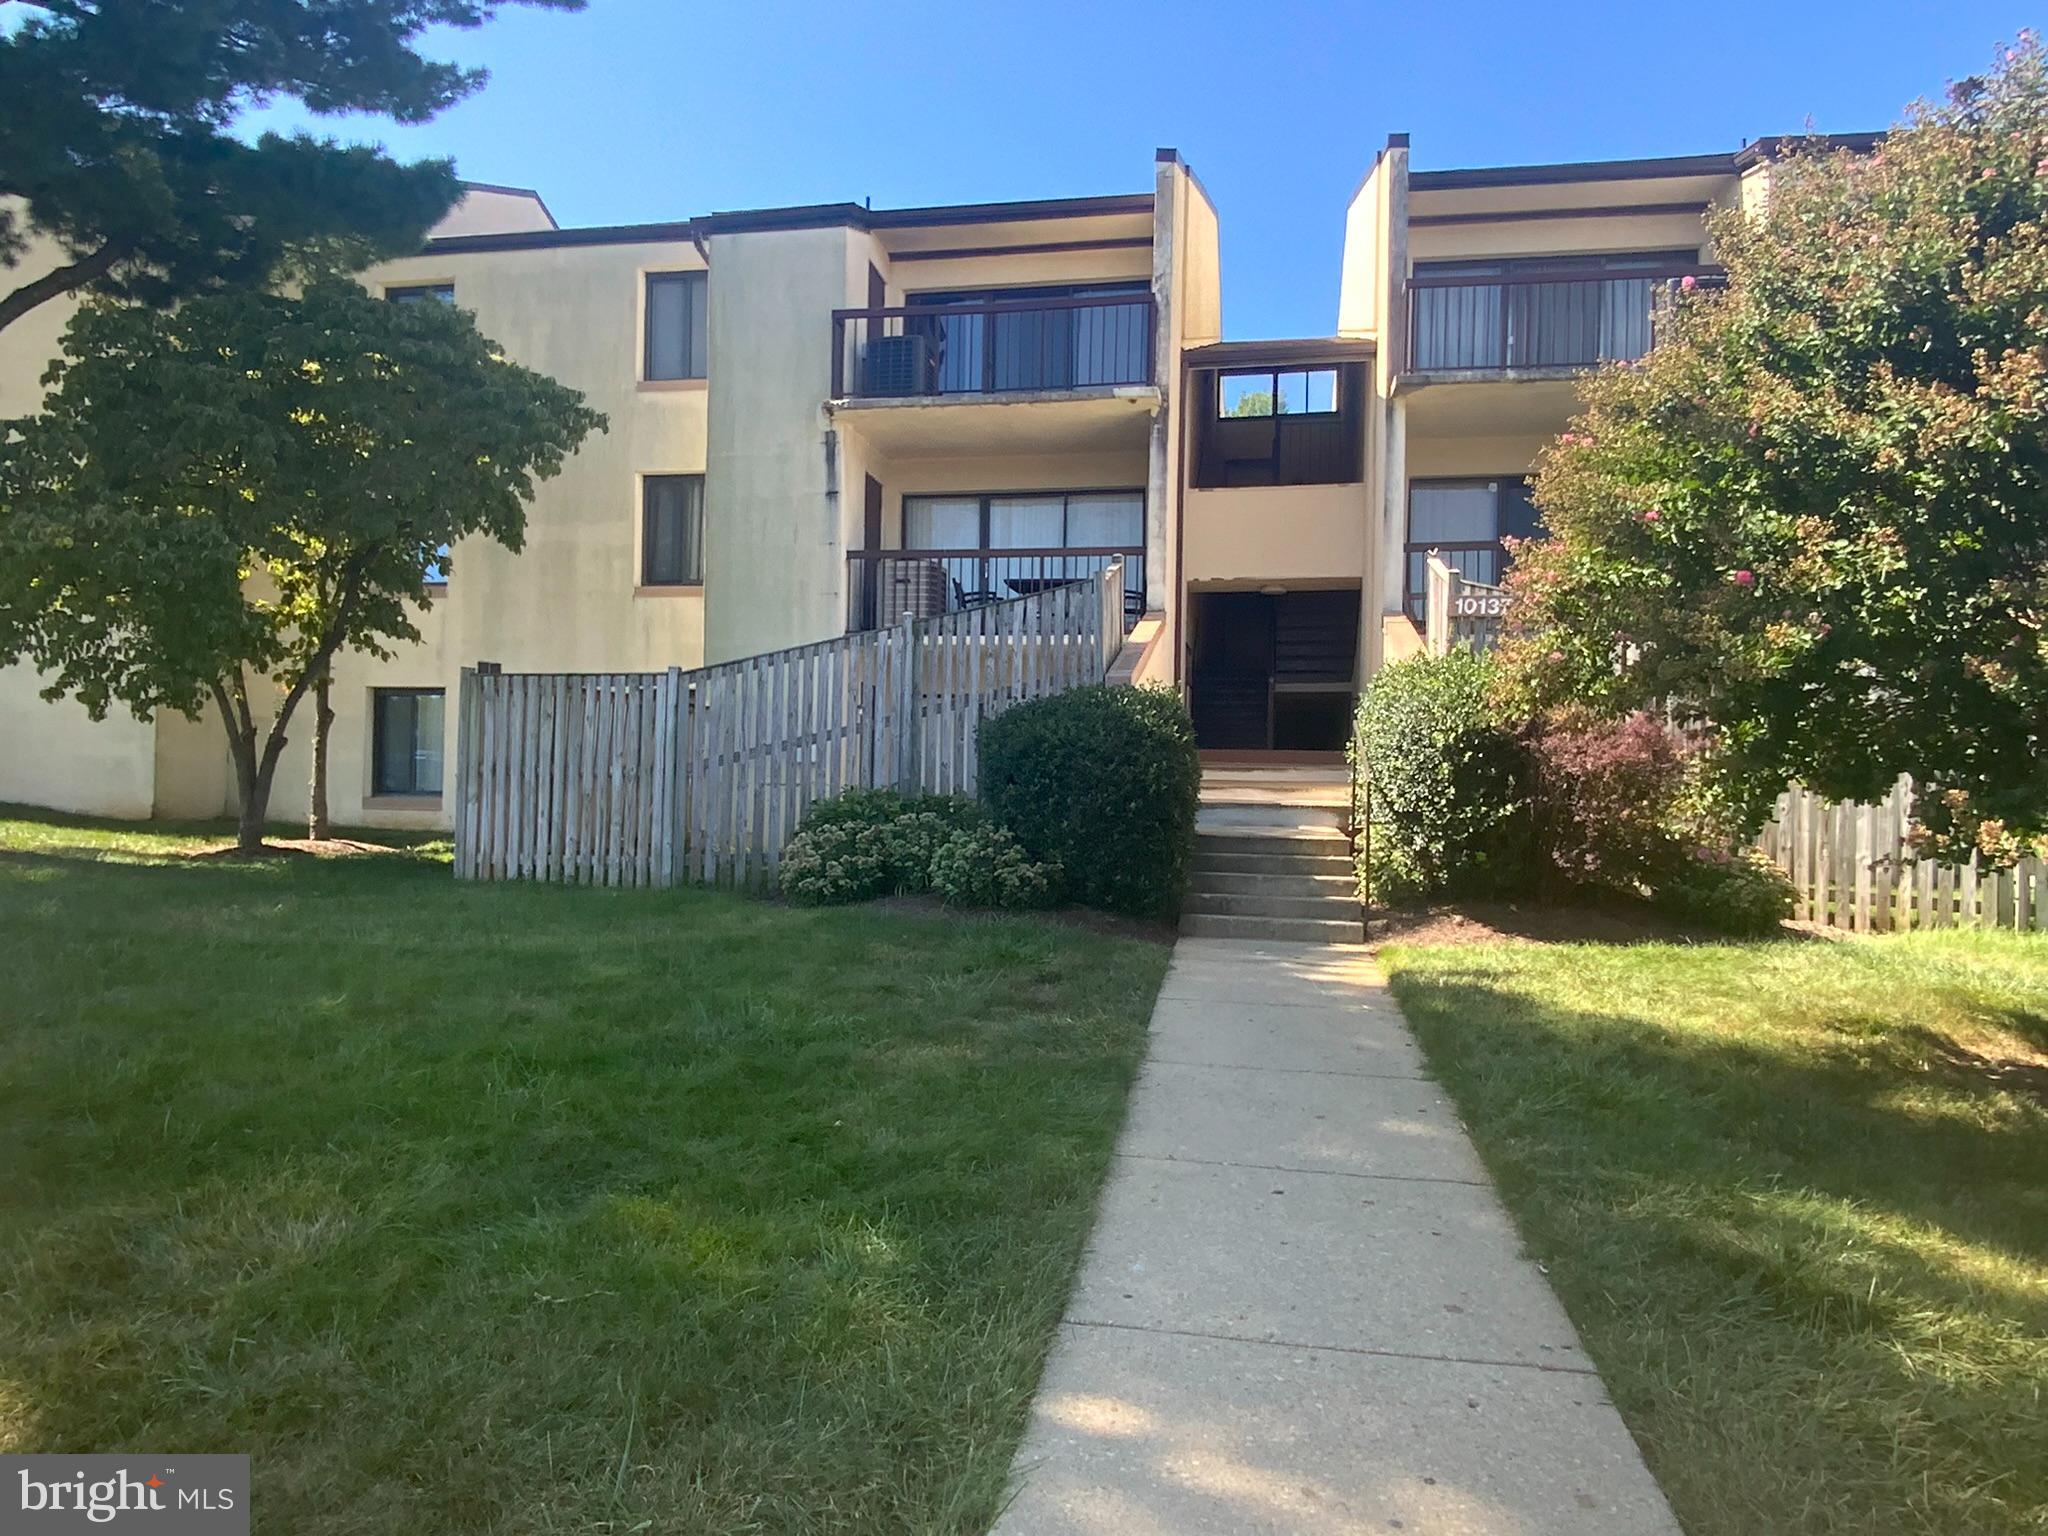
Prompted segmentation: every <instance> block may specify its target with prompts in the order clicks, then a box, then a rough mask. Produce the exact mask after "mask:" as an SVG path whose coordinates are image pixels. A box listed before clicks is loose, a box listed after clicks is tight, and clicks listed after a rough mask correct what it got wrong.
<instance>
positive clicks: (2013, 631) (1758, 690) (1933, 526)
mask: <svg viewBox="0 0 2048 1536" xmlns="http://www.w3.org/2000/svg"><path fill="white" fill-rule="evenodd" d="M1710 228H1711V234H1712V238H1713V244H1714V250H1715V252H1716V254H1717V256H1718V259H1719V261H1720V263H1721V265H1722V266H1723V267H1725V269H1726V273H1727V281H1726V287H1725V288H1722V289H1714V290H1711V291H1710V289H1709V288H1708V287H1707V286H1700V287H1699V288H1698V289H1697V290H1696V291H1687V292H1683V293H1680V294H1678V295H1677V296H1676V303H1675V312H1674V313H1673V314H1672V315H1670V316H1669V320H1670V324H1669V325H1668V326H1663V327H1660V335H1659V341H1658V345H1657V346H1656V347H1655V348H1654V349H1653V350H1652V351H1651V352H1650V354H1649V355H1648V357H1647V358H1646V359H1644V360H1643V361H1642V362H1641V363H1639V364H1636V365H1633V366H1618V367H1610V368H1607V369H1605V370H1603V371H1602V372H1601V373H1599V374H1598V375H1596V376H1595V377H1593V378H1592V379H1591V380H1590V381H1589V383H1588V385H1587V388H1586V393H1585V399H1584V409H1583V413H1582V414H1581V415H1580V416H1579V417H1578V418H1577V419H1576V421H1575V422H1574V423H1573V426H1572V430H1571V431H1570V432H1568V433H1566V434H1565V436H1564V437H1563V438H1562V439H1561V440H1560V441H1559V442H1558V443H1557V444H1556V445H1555V446H1554V447H1553V448H1551V449H1550V450H1549V451H1548V452H1547V453H1546V454H1545V456H1544V459H1543V461H1542V464H1541V467H1540V473H1539V476H1538V480H1537V486H1536V499H1537V502H1538V504H1539V506H1540V508H1541V509H1542V513H1543V518H1544V522H1545V524H1546V526H1547V528H1548V530H1549V533H1550V535H1551V536H1550V537H1549V538H1548V539H1546V540H1543V541H1541V542H1538V543H1535V544H1531V545H1526V546H1523V547H1522V548H1521V549H1520V550H1519V551H1518V553H1517V565H1516V570H1515V572H1514V573H1513V575H1512V576H1511V577H1510V583H1511V585H1512V586H1513V588H1514V589H1515V592H1516V594H1517V599H1518V601H1517V603H1516V606H1515V608H1514V610H1513V617H1512V619H1511V626H1510V627H1511V633H1510V635H1509V638H1508V641H1507V655H1508V658H1509V660H1510V661H1511V662H1512V663H1513V665H1514V669H1515V671H1516V673H1517V675H1518V676H1519V678H1520V680H1521V686H1522V688H1523V690H1524V691H1525V692H1526V693H1527V694H1528V695H1530V696H1532V699H1531V701H1532V702H1536V703H1544V702H1555V701H1558V700H1564V699H1582V700H1588V701H1592V702H1595V703H1597V704H1600V705H1604V706H1606V707H1608V708H1610V709H1614V710H1616V711H1625V710H1628V709H1631V708H1635V707H1639V706H1641V705H1644V704H1647V703H1651V702H1653V701H1661V702H1664V703H1666V704H1668V705H1670V706H1672V707H1675V708H1677V709H1680V710H1682V711H1686V712H1689V713H1691V714H1692V715H1693V716H1694V717H1696V719H1697V720H1698V721H1699V722H1701V723H1702V724H1703V725H1705V726H1706V727H1709V728H1710V729H1709V731H1708V739H1709V742H1710V746H1709V749H1708V757H1707V761H1708V763H1709V765H1710V767H1711V769H1712V770H1713V773H1714V776H1715V782H1716V783H1717V784H1718V786H1719V788H1720V789H1721V791H1722V792H1723V793H1725V794H1726V796H1727V797H1728V799H1729V801H1730V803H1731V805H1733V806H1734V807H1736V808H1737V809H1738V810H1739V811H1740V812H1742V813H1743V815H1744V816H1745V818H1746V819H1747V820H1748V821H1749V822H1751V823H1752V824H1753V823H1755V822H1756V821H1758V820H1760V819H1761V818H1762V816H1763V814H1764V813H1765V810H1766V808H1767V807H1768V805H1769V802H1770V799H1771V797H1772V796H1774V795H1775V794H1776V793H1777V791H1778V790H1779V789H1780V788H1782V787H1783V786H1784V785H1785V783H1786V782H1787V781H1788V780H1795V779H1796V780H1798V781H1801V782H1803V783H1805V784H1806V785H1808V786H1809V787H1811V788H1812V789H1814V790H1817V791H1819V792H1820V793H1822V794H1824V795H1827V796H1830V797H1834V798H1838V799H1848V800H1869V799H1874V798H1877V797H1878V796H1880V795H1881V794H1882V793H1883V792H1884V791H1885V790H1887V789H1888V788H1889V787H1890V785H1891V784H1892V782H1893V781H1894V780H1895V779H1896V777H1897V776H1898V775H1899V774H1900V773H1902V772H1903V773H1911V774H1912V775H1913V776H1914V777H1915V779H1916V781H1918V782H1919V783H1920V785H1921V786H1922V788H1923V790H1925V791H1927V792H1926V793H1923V794H1922V795H1921V796H1920V807H1921V816H1922V818H1923V821H1924V823H1925V825H1924V838H1925V843H1926V846H1928V847H1929V848H1930V849H1931V850H1932V851H1935V852H1939V853H1942V854H1944V855H1947V856H1954V855H1957V854H1959V853H1963V852H1966V851H1967V850H1968V848H1969V847H1972V846H1976V847H1980V848H1981V849H1982V850H1983V851H1984V852H1985V853H1986V854H1988V855H1989V856H1991V857H1992V858H1994V859H1998V858H2009V857H2012V856H2014V855H2015V854H2016V853H2017V852H2018V851H2019V849H2020V847H2021V845H2022V844H2023V843H2024V842H2025V841H2026V840H2028V839H2031V838H2034V837H2038V836H2040V835H2041V834H2042V833H2043V832H2044V831H2048V72H2044V67H2043V58H2042V52H2041V48H2040V45H2039V44H2038V43H2037V42H2036V40H2035V39H2034V38H2032V37H2031V36H2026V35H2023V36H2022V38H2021V39H2020V41H2019V42H2018V43H2017V44H2016V45H2015V46H2014V47H2013V48H2011V49H2009V50H2004V51H2003V52H2002V53H2001V55H2000V58H1999V60H1998V63H1997V67H1996V68H1995V69H1993V70H1992V71H1991V72H1990V73H1988V74H1986V75H1984V76H1983V77H1981V78H1975V79H1970V80H1966V81H1963V82H1961V83H1960V84H1958V85H1956V86H1954V87H1952V88H1951V90H1950V92H1949V94H1948V96H1947V98H1946V99H1945V100H1944V101H1942V102H1940V103H1938V104H1932V105H1929V104H1922V105H1921V106H1919V107H1917V108H1915V109H1914V110H1913V111H1912V112H1911V114H1910V115H1909V117H1908V119H1907V121H1906V122H1905V123H1904V124H1903V125H1902V126H1901V127H1899V128H1897V129H1895V130H1893V131H1892V133H1891V134H1889V135H1888V136H1887V137H1886V138H1885V140H1884V141H1883V142H1882V143H1881V144H1880V145H1879V146H1878V147H1876V148H1875V149H1874V150H1872V151H1870V152H1868V153H1863V154H1857V153H1850V152H1848V151H1846V150H1837V149H1830V148H1828V147H1826V146H1825V145H1822V144H1818V143H1816V144H1813V145H1810V146H1807V147H1805V148H1803V149H1798V150H1795V151H1794V152H1792V153H1791V154H1790V155H1789V156H1788V157H1787V158H1785V159H1783V160H1782V161H1781V162H1780V163H1778V164H1776V165H1774V166H1773V167H1772V168H1771V171H1770V190H1769V199H1768V203H1767V205H1766V206H1765V208H1764V209H1763V210H1762V211H1761V212H1756V213H1745V212H1743V211H1740V210H1729V211H1726V212H1722V213H1719V214H1717V215H1715V216H1713V217H1712V218H1711V220H1710ZM1690 286H1691V285H1688V287H1690Z"/></svg>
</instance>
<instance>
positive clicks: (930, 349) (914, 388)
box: [832, 293, 1153, 400]
mask: <svg viewBox="0 0 2048 1536" xmlns="http://www.w3.org/2000/svg"><path fill="white" fill-rule="evenodd" d="M1152 329H1153V304H1152V295H1151V294H1149V293H1127V294H1112V295H1098V296H1093V297H1090V296H1069V295H1063V296H1061V297H1058V298H1050V299H1005V300H1000V301H996V302H992V303H986V304H933V305H911V306H907V307H897V308H892V309H835V310H834V311H833V312H832V398H833V399H835V400H844V399H849V398H858V399H878V398H888V397H894V396H912V395H967V394H1000V393H1005V392H1014V391H1020V390H1027V391H1028V390H1061V389H1080V388H1085V387H1088V386H1091V385H1102V384H1150V383H1152V382H1153V377H1152Z"/></svg>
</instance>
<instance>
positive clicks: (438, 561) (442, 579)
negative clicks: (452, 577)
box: [426, 544, 448, 587]
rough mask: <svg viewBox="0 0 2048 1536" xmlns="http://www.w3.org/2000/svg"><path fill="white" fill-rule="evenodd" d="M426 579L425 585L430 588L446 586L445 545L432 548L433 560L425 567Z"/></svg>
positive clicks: (446, 556)
mask: <svg viewBox="0 0 2048 1536" xmlns="http://www.w3.org/2000/svg"><path fill="white" fill-rule="evenodd" d="M426 579H427V585H428V586H430V587H445V586H447V585H448V546H447V545H446V544H437V545H435V546H434V558H433V560H432V562H431V563H429V564H428V566H427V578H426Z"/></svg>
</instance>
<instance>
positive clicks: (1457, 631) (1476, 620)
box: [1422, 550, 1508, 656]
mask: <svg viewBox="0 0 2048 1536" xmlns="http://www.w3.org/2000/svg"><path fill="white" fill-rule="evenodd" d="M1426 564H1427V571H1428V576H1427V580H1428V586H1427V588H1426V591H1425V594H1424V598H1423V621H1422V633H1423V640H1424V645H1425V648H1426V649H1427V650H1428V652H1429V654H1430V655H1432V656H1442V655H1444V654H1445V653H1446V652H1448V651H1449V650H1450V649H1451V648H1452V647H1453V646H1456V645H1470V646H1471V647H1472V648H1473V649H1475V650H1484V649H1485V648H1486V647H1487V646H1489V645H1491V644H1493V641H1494V639H1495V637H1496V636H1497V635H1498V634H1499V633H1500V621H1501V619H1502V618H1503V617H1504V616H1505V615H1506V613H1507V609H1508V599H1507V593H1506V592H1505V591H1503V590H1502V589H1501V588H1500V587H1498V586H1494V585H1493V584H1491V583H1489V582H1480V581H1471V580H1468V579H1467V578H1466V577H1465V576H1464V574H1463V573H1462V572H1460V571H1459V570H1458V569H1457V568H1456V567H1455V566H1453V565H1451V564H1450V563H1449V562H1448V561H1446V560H1445V559H1444V557H1443V556H1442V555H1441V554H1440V553H1439V552H1438V551H1436V550H1431V551H1430V552H1429V554H1428V555H1427V557H1426Z"/></svg>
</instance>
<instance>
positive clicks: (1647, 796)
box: [1528, 709, 1686, 892]
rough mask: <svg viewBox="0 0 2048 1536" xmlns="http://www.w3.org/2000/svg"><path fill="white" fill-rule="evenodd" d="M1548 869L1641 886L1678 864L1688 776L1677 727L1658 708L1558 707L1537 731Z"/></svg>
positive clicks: (1538, 820)
mask: <svg viewBox="0 0 2048 1536" xmlns="http://www.w3.org/2000/svg"><path fill="white" fill-rule="evenodd" d="M1528 743H1529V748H1530V755H1531V758H1532V761H1533V763H1534V767H1535V773H1534V776H1533V779H1532V782H1531V795H1532V801H1533V809H1534V813H1535V835H1536V851H1537V860H1538V865H1539V868H1540V869H1541V871H1542V873H1543V874H1544V875H1545V876H1546V877H1547V880H1548V881H1549V882H1551V883H1553V884H1554V883H1557V882H1562V883H1564V884H1567V885H1601V886H1607V887H1610V888H1612V889H1616V890H1623V891H1631V892H1633V891H1638V890H1640V889H1641V888H1643V887H1645V886H1647V885H1649V884H1651V883H1652V882H1653V881H1654V879H1655V878H1656V877H1657V876H1658V875H1659V874H1660V873H1661V872H1662V871H1664V870H1666V869H1668V868H1669V867H1670V865H1671V861H1672V857H1673V855H1674V853H1675V852H1676V851H1677V849H1678V844H1679V838H1678V835H1677V832H1676V829H1675V827H1674V825H1673V807H1674V805H1675V803H1676V801H1677V798H1678V795H1679V792H1680V790H1681V788H1682V787H1683V785H1684V783H1685V778H1686V753H1685V750H1684V746H1683V743H1682V742H1681V741H1680V740H1679V738H1678V736H1677V734H1676V733H1675V732H1673V731H1672V730H1671V728H1670V727H1669V726H1667V725H1666V724H1665V723H1664V722H1663V721H1662V720H1659V719H1658V718H1657V717H1656V716H1654V715H1651V714H1645V713H1637V714H1632V715H1627V716H1624V717H1622V718H1620V719H1604V718H1601V717H1599V716H1596V715H1593V714H1592V713H1590V712H1588V711H1586V710H1583V709H1566V710H1560V711H1557V712H1554V713H1553V714H1551V715H1549V716H1547V717H1545V718H1544V719H1543V720H1541V721H1539V722H1538V723H1537V724H1536V725H1535V726H1534V727H1533V728H1532V729H1531V731H1530V732H1529V733H1528Z"/></svg>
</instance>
